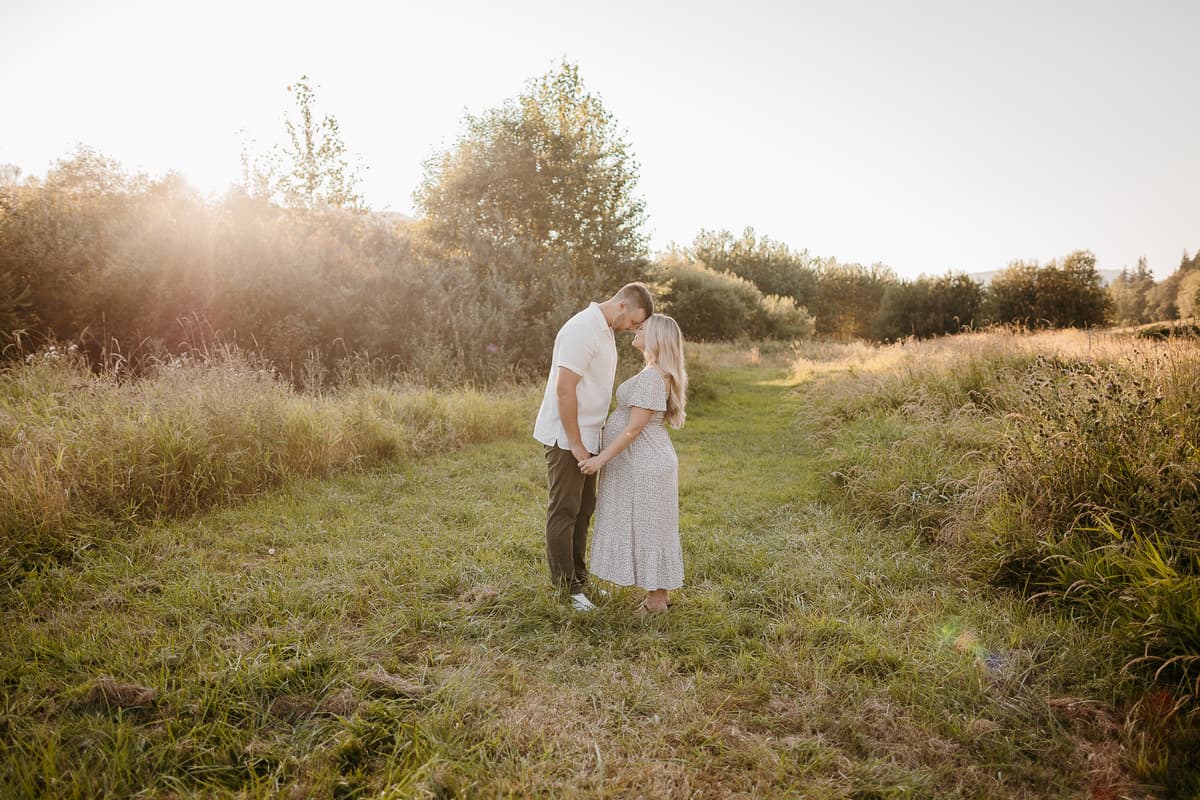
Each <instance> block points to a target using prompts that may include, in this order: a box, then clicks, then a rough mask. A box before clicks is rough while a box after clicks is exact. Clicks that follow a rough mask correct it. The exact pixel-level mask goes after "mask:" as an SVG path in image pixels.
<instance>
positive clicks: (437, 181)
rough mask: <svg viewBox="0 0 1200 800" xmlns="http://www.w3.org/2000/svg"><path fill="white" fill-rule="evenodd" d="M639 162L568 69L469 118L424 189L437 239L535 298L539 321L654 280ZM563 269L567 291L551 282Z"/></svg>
mask: <svg viewBox="0 0 1200 800" xmlns="http://www.w3.org/2000/svg"><path fill="white" fill-rule="evenodd" d="M636 182H637V165H636V163H635V162H634V159H633V156H632V154H631V152H630V148H629V146H628V144H627V143H626V142H625V140H624V139H623V138H622V136H621V135H620V134H619V132H618V130H617V127H616V122H615V121H614V119H613V117H612V115H611V114H610V113H609V112H608V111H607V110H606V109H605V108H604V106H603V104H602V103H601V102H600V99H599V98H598V97H596V96H595V95H593V94H591V93H590V92H588V91H587V89H586V88H585V86H584V84H583V81H582V79H581V78H580V76H579V70H578V68H577V67H576V66H574V65H572V64H569V63H565V62H564V63H563V64H561V65H560V66H559V67H558V68H557V69H554V70H551V71H550V72H548V73H546V74H545V75H543V76H542V77H540V78H538V79H536V80H534V81H532V82H531V83H530V84H529V85H528V86H527V87H526V89H525V91H524V92H523V93H522V94H520V95H519V96H518V97H517V98H516V99H515V100H513V101H509V102H507V103H505V104H504V105H503V106H501V107H499V108H495V109H491V110H489V111H486V112H484V113H483V114H481V115H480V116H477V117H468V118H467V120H466V132H465V133H464V134H463V135H462V137H461V138H460V139H459V141H458V142H457V144H456V145H455V146H454V147H453V148H452V149H450V150H449V151H448V152H445V153H442V154H440V155H438V156H436V157H434V158H433V159H431V160H430V161H429V162H427V164H426V174H425V180H424V182H423V184H422V186H421V187H420V189H419V190H418V192H417V194H416V199H417V203H418V205H419V206H420V208H421V211H422V213H423V216H424V222H425V225H426V228H427V231H428V235H429V237H430V239H431V241H432V242H433V243H434V244H435V245H436V246H438V247H439V248H441V249H442V250H443V252H445V253H448V254H451V255H458V256H462V257H465V259H466V261H467V263H468V264H469V265H470V267H471V268H472V269H474V270H475V271H476V272H477V273H478V274H479V275H484V274H488V273H492V272H496V273H497V274H499V275H500V276H501V277H503V278H505V279H506V280H508V281H509V282H510V283H512V284H513V285H515V286H517V287H520V288H522V289H524V290H525V291H526V294H527V296H528V302H529V304H530V308H529V311H530V313H531V314H532V315H533V316H538V315H539V314H543V315H548V314H556V313H561V312H560V309H559V308H558V306H559V303H557V302H555V295H559V296H561V294H562V293H563V292H564V291H566V292H574V293H579V295H580V296H579V297H572V298H570V305H574V304H576V303H577V302H578V301H579V300H580V299H583V298H586V297H589V296H598V295H599V294H602V293H604V292H608V291H612V290H613V289H614V288H616V287H618V286H620V285H622V284H623V283H626V282H627V281H630V280H635V279H638V278H641V277H643V276H644V273H645V268H646V237H645V234H644V233H643V230H642V227H643V224H644V221H645V212H644V206H643V202H642V200H641V199H640V198H638V197H637V196H636V194H635V187H636ZM561 266H565V267H566V269H567V270H568V272H569V273H570V278H571V279H573V280H571V281H570V283H569V284H568V285H565V286H564V285H562V284H561V283H559V282H557V281H549V282H547V281H546V280H545V277H546V273H547V271H551V270H558V269H559V268H560V267H561Z"/></svg>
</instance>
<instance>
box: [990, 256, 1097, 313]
mask: <svg viewBox="0 0 1200 800" xmlns="http://www.w3.org/2000/svg"><path fill="white" fill-rule="evenodd" d="M985 309H986V312H987V316H988V318H989V319H990V320H991V321H992V322H997V323H1011V322H1016V323H1020V324H1022V325H1026V326H1028V327H1031V328H1044V327H1049V328H1071V327H1076V328H1078V327H1087V326H1090V325H1103V324H1105V322H1106V321H1107V320H1108V317H1109V313H1110V306H1109V296H1108V293H1107V292H1106V291H1105V289H1104V287H1103V286H1102V285H1101V281H1100V274H1099V273H1098V272H1097V271H1096V257H1095V256H1094V255H1093V254H1092V253H1091V252H1090V251H1087V250H1076V251H1075V252H1073V253H1070V254H1069V255H1067V256H1065V257H1064V258H1063V259H1062V260H1061V262H1059V261H1051V262H1050V263H1049V264H1047V265H1046V266H1044V267H1041V266H1038V265H1037V264H1036V263H1034V264H1028V263H1024V262H1015V263H1013V264H1011V265H1009V267H1008V268H1007V269H1005V270H1003V271H1001V272H1000V273H999V274H998V275H996V276H995V277H994V278H993V279H992V282H991V284H990V285H989V286H988V291H987V299H986V301H985Z"/></svg>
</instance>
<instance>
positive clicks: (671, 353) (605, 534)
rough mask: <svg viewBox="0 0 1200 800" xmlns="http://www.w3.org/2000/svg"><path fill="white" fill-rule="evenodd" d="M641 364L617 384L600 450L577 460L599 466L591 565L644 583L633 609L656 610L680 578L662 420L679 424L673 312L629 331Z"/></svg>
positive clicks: (680, 381)
mask: <svg viewBox="0 0 1200 800" xmlns="http://www.w3.org/2000/svg"><path fill="white" fill-rule="evenodd" d="M633 346H634V347H635V348H637V349H638V350H640V351H641V352H642V357H643V359H644V360H645V363H646V366H645V369H643V370H642V371H641V372H639V373H638V374H637V375H634V376H633V377H632V378H630V379H629V380H627V381H625V382H624V383H622V384H621V385H620V386H619V387H617V407H616V408H615V409H614V410H613V412H612V414H611V415H609V417H608V422H606V423H605V424H604V438H603V444H602V447H603V448H604V449H603V450H602V451H601V452H600V453H599V455H595V456H592V457H591V458H589V459H586V460H584V461H580V462H579V469H580V470H581V471H582V472H583V473H584V474H586V475H590V474H592V473H594V472H596V471H598V470H599V469H600V468H601V467H603V468H604V471H603V472H602V473H601V474H600V486H599V489H598V490H597V497H596V527H595V531H594V532H593V533H592V559H591V571H592V574H594V575H595V576H596V577H597V578H602V579H604V580H606V581H611V582H612V583H615V584H618V585H621V586H632V585H636V586H640V587H641V588H643V589H646V590H647V592H648V594H647V595H646V599H645V600H643V601H642V604H641V605H640V606H639V607H638V610H639V611H651V612H663V611H666V610H667V606H668V605H670V604H669V603H668V602H667V592H668V590H670V589H678V588H679V587H680V586H682V585H683V553H682V551H681V550H680V547H679V460H678V459H677V458H676V456H675V448H674V447H672V446H671V439H670V437H669V436H667V429H666V428H665V427H664V425H663V423H664V422H665V423H666V424H669V425H670V426H671V427H673V428H681V427H683V420H684V418H685V416H686V414H685V413H684V405H685V404H686V402H687V371H686V370H685V368H684V363H683V336H682V334H681V333H680V332H679V326H678V325H677V324H676V323H675V320H673V319H671V318H670V317H668V316H665V315H663V314H654V315H652V316H651V317H650V318H649V319H647V320H646V321H645V322H644V323H642V325H641V327H639V328H638V329H637V331H636V333H634V336H633Z"/></svg>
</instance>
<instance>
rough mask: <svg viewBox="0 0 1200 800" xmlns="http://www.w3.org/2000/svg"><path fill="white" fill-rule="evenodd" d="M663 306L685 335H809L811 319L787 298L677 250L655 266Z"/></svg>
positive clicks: (702, 338)
mask: <svg viewBox="0 0 1200 800" xmlns="http://www.w3.org/2000/svg"><path fill="white" fill-rule="evenodd" d="M658 267H659V270H660V273H659V277H660V280H661V281H662V283H663V284H664V286H665V291H664V299H663V308H664V310H665V311H666V313H668V314H671V315H672V316H673V317H675V320H676V321H677V322H678V323H679V326H680V328H681V329H682V330H683V333H684V336H686V337H687V338H688V339H692V340H698V341H731V340H733V339H739V338H770V339H796V338H802V337H804V336H807V335H809V334H811V333H812V327H813V324H812V318H811V317H810V316H809V315H808V312H807V311H806V310H805V309H803V308H801V307H798V306H797V305H796V301H795V300H794V299H792V298H791V297H779V296H777V295H765V296H764V295H763V294H762V292H760V291H759V290H758V289H757V288H756V287H755V285H754V284H753V283H751V282H750V281H748V280H746V279H745V278H740V277H738V276H737V275H734V274H732V273H729V272H717V271H715V270H712V269H709V268H708V267H706V266H705V265H704V264H701V263H698V262H695V261H692V260H690V259H688V258H687V257H686V255H685V254H683V253H681V252H678V251H675V252H671V253H668V254H666V255H665V256H664V257H663V258H662V260H661V261H660V263H659V265H658Z"/></svg>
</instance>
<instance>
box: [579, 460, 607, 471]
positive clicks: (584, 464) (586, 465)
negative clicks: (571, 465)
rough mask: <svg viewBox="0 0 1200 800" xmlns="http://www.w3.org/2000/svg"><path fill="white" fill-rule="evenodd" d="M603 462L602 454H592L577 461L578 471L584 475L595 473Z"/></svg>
mask: <svg viewBox="0 0 1200 800" xmlns="http://www.w3.org/2000/svg"><path fill="white" fill-rule="evenodd" d="M605 463H606V462H605V460H604V456H592V457H591V458H588V459H585V460H583V461H580V462H579V471H580V472H582V473H583V474H584V475H595V474H596V473H597V472H599V471H600V470H601V468H602V467H603V466H604V464H605Z"/></svg>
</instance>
